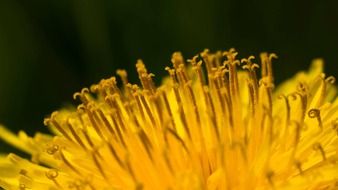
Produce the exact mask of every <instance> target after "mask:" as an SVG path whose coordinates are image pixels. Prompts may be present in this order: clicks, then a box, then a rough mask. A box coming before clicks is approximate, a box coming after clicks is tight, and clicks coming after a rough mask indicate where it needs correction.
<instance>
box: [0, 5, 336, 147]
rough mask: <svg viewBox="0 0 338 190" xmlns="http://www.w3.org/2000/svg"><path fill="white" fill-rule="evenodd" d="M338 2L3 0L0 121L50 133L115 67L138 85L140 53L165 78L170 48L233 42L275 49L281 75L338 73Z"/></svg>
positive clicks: (245, 52) (248, 48) (249, 49)
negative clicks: (53, 119) (52, 119)
mask: <svg viewBox="0 0 338 190" xmlns="http://www.w3.org/2000/svg"><path fill="white" fill-rule="evenodd" d="M337 7H338V3H337V1H333V0H332V1H316V0H307V1H305V0H300V1H297V0H296V1H295V0H275V1H271V0H269V1H268V0H262V1H254V0H248V1H239V0H208V1H203V0H194V1H184V0H170V1H166V0H163V1H159V0H95V1H90V0H48V1H46V0H30V1H24V0H21V1H18V0H0V122H1V123H3V124H5V125H6V126H8V127H9V128H10V129H11V130H13V131H17V130H19V129H24V130H26V131H28V133H29V134H34V132H35V131H44V132H46V129H45V127H43V125H42V121H43V118H44V117H45V116H46V115H47V114H49V113H51V112H52V111H53V110H56V109H58V108H59V107H61V106H62V105H64V104H67V103H69V102H72V94H73V93H74V92H75V91H78V90H80V89H81V88H82V87H84V86H89V85H90V84H92V83H95V82H98V81H99V80H100V79H101V78H104V77H109V76H111V75H114V74H115V70H116V69H118V68H124V69H126V70H128V73H129V78H130V80H131V81H132V82H137V76H136V72H135V69H134V63H135V62H136V60H137V59H138V58H142V59H143V60H144V61H145V63H146V64H147V67H148V69H149V70H150V71H151V72H153V73H154V74H155V75H156V76H157V79H159V78H161V76H163V75H164V74H165V71H164V67H165V66H167V65H170V56H171V53H172V52H173V51H182V52H183V54H184V55H185V56H186V58H190V57H191V56H192V55H194V54H196V53H198V52H200V51H202V50H203V49H204V48H210V49H211V50H213V51H215V50H219V49H222V50H224V49H228V48H230V47H235V48H236V49H237V50H238V51H239V53H240V55H239V56H240V57H246V56H249V55H250V54H254V55H258V53H259V52H261V51H270V52H276V53H277V54H278V55H279V59H278V60H277V61H276V62H275V64H274V69H275V73H276V78H277V81H281V79H284V78H287V77H290V76H292V75H293V74H294V73H295V72H296V71H297V70H299V69H306V68H307V67H308V65H309V63H310V61H311V60H312V59H313V58H316V57H323V58H324V59H325V60H326V63H327V64H326V68H327V71H328V73H329V74H333V75H337V67H336V66H335V64H336V63H337V62H338V55H337V50H338V35H337V34H338V27H337V26H338V10H337ZM158 81H159V80H158ZM158 81H157V82H158ZM1 147H2V146H1ZM0 151H1V148H0Z"/></svg>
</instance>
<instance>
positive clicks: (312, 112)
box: [308, 108, 323, 130]
mask: <svg viewBox="0 0 338 190" xmlns="http://www.w3.org/2000/svg"><path fill="white" fill-rule="evenodd" d="M308 116H309V117H310V118H317V121H318V127H319V128H320V130H323V123H322V119H321V117H320V110H319V109H315V108H313V109H310V110H309V112H308Z"/></svg>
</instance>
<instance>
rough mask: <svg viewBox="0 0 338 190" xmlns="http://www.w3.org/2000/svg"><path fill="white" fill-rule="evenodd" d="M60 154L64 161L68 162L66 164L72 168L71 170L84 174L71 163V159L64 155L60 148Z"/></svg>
mask: <svg viewBox="0 0 338 190" xmlns="http://www.w3.org/2000/svg"><path fill="white" fill-rule="evenodd" d="M60 156H61V159H62V161H63V163H65V164H66V166H68V168H70V169H71V170H73V171H74V172H75V173H77V174H78V175H80V176H81V175H82V174H81V173H80V172H79V170H78V169H76V168H75V166H74V165H73V164H72V163H70V161H69V160H68V159H67V158H66V156H65V155H64V153H63V151H62V150H60Z"/></svg>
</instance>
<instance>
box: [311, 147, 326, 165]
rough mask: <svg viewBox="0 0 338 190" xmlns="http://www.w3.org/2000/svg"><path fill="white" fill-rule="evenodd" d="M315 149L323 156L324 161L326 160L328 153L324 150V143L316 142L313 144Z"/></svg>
mask: <svg viewBox="0 0 338 190" xmlns="http://www.w3.org/2000/svg"><path fill="white" fill-rule="evenodd" d="M312 148H313V150H316V151H319V152H320V154H321V156H322V158H323V161H325V160H326V155H325V151H324V148H323V147H322V145H321V144H320V143H315V144H313V146H312Z"/></svg>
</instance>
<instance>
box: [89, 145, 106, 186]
mask: <svg viewBox="0 0 338 190" xmlns="http://www.w3.org/2000/svg"><path fill="white" fill-rule="evenodd" d="M97 151H98V150H95V151H93V153H92V156H93V161H94V163H95V165H96V167H97V168H98V169H99V172H100V173H101V175H102V177H103V178H105V179H106V180H108V178H107V176H106V174H105V172H104V169H103V167H102V165H101V163H100V161H99V160H98V159H97V157H96V152H97Z"/></svg>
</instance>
